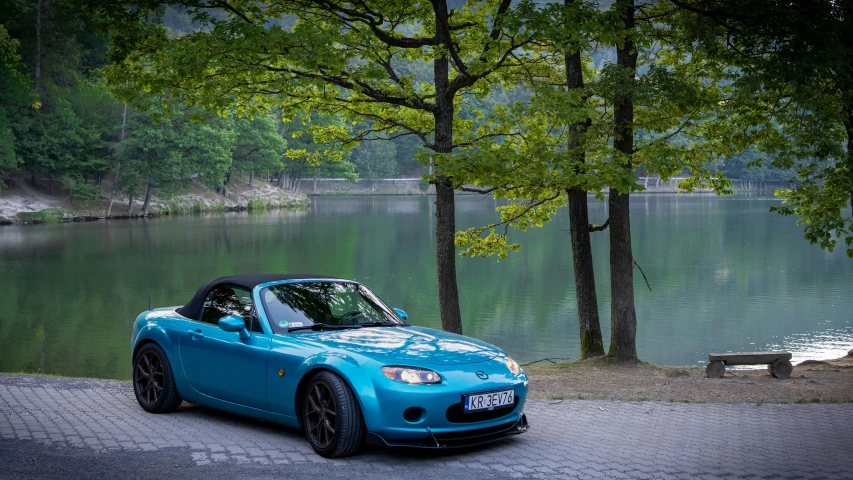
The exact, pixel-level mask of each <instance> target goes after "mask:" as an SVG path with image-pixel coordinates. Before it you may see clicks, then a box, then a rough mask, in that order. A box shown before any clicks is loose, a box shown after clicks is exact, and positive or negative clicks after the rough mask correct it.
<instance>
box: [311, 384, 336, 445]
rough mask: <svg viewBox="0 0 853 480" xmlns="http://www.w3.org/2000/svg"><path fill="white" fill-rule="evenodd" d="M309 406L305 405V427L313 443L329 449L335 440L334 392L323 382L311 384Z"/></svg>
mask: <svg viewBox="0 0 853 480" xmlns="http://www.w3.org/2000/svg"><path fill="white" fill-rule="evenodd" d="M307 399H308V404H307V405H305V420H306V423H305V427H306V431H307V432H308V435H309V436H310V437H311V442H312V443H313V444H315V445H317V446H318V447H320V448H327V447H328V446H329V445H331V443H332V440H333V439H334V438H335V419H336V417H337V415H336V414H335V399H334V398H332V391H331V390H329V387H328V385H326V384H325V383H324V382H322V381H318V382H314V383H312V384H311V389H310V390H309V391H308V397H307Z"/></svg>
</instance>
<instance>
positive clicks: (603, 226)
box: [589, 217, 610, 233]
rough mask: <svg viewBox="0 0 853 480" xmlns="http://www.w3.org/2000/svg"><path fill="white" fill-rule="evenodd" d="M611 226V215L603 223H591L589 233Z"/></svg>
mask: <svg viewBox="0 0 853 480" xmlns="http://www.w3.org/2000/svg"><path fill="white" fill-rule="evenodd" d="M609 226H610V217H607V220H605V221H604V223H602V224H601V225H593V224H591V223H590V224H589V233H592V232H600V231H602V230H607V227H609Z"/></svg>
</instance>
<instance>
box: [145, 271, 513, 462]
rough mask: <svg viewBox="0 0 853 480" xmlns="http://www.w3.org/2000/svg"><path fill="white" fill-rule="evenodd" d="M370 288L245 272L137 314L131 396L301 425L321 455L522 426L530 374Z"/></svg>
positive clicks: (148, 406)
mask: <svg viewBox="0 0 853 480" xmlns="http://www.w3.org/2000/svg"><path fill="white" fill-rule="evenodd" d="M406 319H407V317H406V314H405V313H404V312H403V311H402V310H399V309H392V308H390V307H389V306H388V305H387V304H385V302H384V301H382V299H380V298H379V297H378V296H377V295H376V294H375V293H373V292H372V291H371V290H370V289H368V288H367V287H366V286H364V285H361V284H359V283H357V282H353V281H350V280H344V279H338V278H330V277H322V276H317V275H241V276H231V277H222V278H218V279H216V280H214V281H212V282H210V283H208V284H207V285H204V286H203V287H201V288H200V289H199V290H198V292H197V293H196V294H195V296H193V298H192V299H191V300H190V301H189V302H188V303H187V304H186V305H183V306H181V307H166V308H158V309H152V310H149V311H146V312H143V313H142V314H140V315H139V317H138V318H137V319H136V322H135V323H134V327H133V335H132V341H131V344H132V355H133V385H134V392H135V394H136V399H137V401H138V402H139V404H140V406H142V408H143V409H145V410H146V411H148V412H152V413H168V412H172V411H174V410H175V409H177V408H178V406H179V405H180V404H181V402H182V401H184V400H186V401H188V402H192V403H197V404H201V405H207V406H210V407H213V408H218V409H222V410H226V411H230V412H234V413H238V414H242V415H248V416H251V417H255V418H260V419H264V420H268V421H272V422H277V423H280V424H283V425H287V426H290V427H295V428H300V429H302V430H303V431H304V432H305V435H306V437H307V439H308V441H309V443H310V444H311V446H312V447H313V448H314V450H315V451H316V452H317V453H318V454H320V455H322V456H324V457H342V456H346V455H351V454H353V453H355V452H356V451H358V449H359V448H360V447H361V446H362V445H363V444H364V443H370V444H377V445H384V446H399V447H418V448H453V447H464V446H471V445H478V444H483V443H488V442H492V441H496V440H499V439H502V438H506V437H509V436H512V435H517V434H520V433H523V432H525V431H526V430H527V429H528V424H527V419H526V417H525V415H524V413H523V411H524V402H525V399H526V395H527V384H528V381H527V375H526V374H525V373H524V371H523V370H522V369H521V368H520V367H519V366H518V364H517V363H516V362H515V361H514V360H513V359H512V358H510V357H509V356H508V355H507V354H506V353H504V352H503V351H502V350H500V349H499V348H497V347H494V346H492V345H489V344H487V343H484V342H481V341H479V340H475V339H472V338H468V337H464V336H462V335H455V334H451V333H447V332H442V331H438V330H433V329H429V328H422V327H415V326H412V325H409V324H407V323H406Z"/></svg>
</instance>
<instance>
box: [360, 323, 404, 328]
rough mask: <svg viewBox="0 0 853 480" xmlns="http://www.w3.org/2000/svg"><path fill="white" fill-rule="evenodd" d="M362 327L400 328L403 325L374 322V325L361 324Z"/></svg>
mask: <svg viewBox="0 0 853 480" xmlns="http://www.w3.org/2000/svg"><path fill="white" fill-rule="evenodd" d="M359 325H361V326H362V327H398V326H400V325H402V323H391V322H373V323H359Z"/></svg>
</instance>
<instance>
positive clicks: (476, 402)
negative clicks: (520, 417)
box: [462, 390, 515, 413]
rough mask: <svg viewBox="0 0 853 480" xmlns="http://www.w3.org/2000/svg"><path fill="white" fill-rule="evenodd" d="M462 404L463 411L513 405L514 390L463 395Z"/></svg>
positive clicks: (468, 411)
mask: <svg viewBox="0 0 853 480" xmlns="http://www.w3.org/2000/svg"><path fill="white" fill-rule="evenodd" d="M462 405H463V409H464V410H465V413H470V412H476V411H479V410H493V409H495V408H501V407H508V406H512V405H515V390H501V391H499V392H488V393H473V394H470V395H463V397H462Z"/></svg>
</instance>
